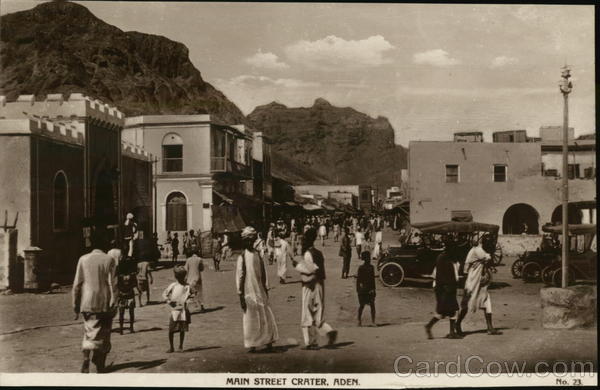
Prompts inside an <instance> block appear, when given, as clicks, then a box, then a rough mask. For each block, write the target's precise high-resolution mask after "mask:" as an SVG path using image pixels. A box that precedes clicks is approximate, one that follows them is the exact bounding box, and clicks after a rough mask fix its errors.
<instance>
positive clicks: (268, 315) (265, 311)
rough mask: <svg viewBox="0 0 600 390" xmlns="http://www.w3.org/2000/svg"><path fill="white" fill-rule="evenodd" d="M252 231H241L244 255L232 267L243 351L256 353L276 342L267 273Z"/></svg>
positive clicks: (254, 231)
mask: <svg viewBox="0 0 600 390" xmlns="http://www.w3.org/2000/svg"><path fill="white" fill-rule="evenodd" d="M256 238H257V233H256V230H255V229H254V228H253V227H251V226H247V227H245V228H244V230H243V231H242V245H243V249H244V251H243V252H242V253H241V254H240V255H239V257H238V260H237V267H236V278H235V280H236V284H237V291H238V295H239V297H240V305H241V307H242V311H243V312H244V316H243V329H244V347H246V348H249V351H248V352H256V348H257V347H261V346H266V348H267V349H271V348H272V345H273V342H275V341H277V339H278V338H279V333H278V331H277V324H276V323H275V316H274V315H273V312H272V311H271V307H270V305H269V293H268V290H269V285H268V278H267V271H266V268H265V263H264V262H263V259H262V257H261V256H260V255H259V254H258V252H257V251H256V249H254V243H255V241H256Z"/></svg>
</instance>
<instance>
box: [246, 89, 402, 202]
mask: <svg viewBox="0 0 600 390" xmlns="http://www.w3.org/2000/svg"><path fill="white" fill-rule="evenodd" d="M247 118H248V122H249V124H250V126H252V127H255V128H259V129H261V130H262V131H263V132H264V133H265V134H266V135H267V136H269V137H270V138H271V139H272V141H273V150H274V151H276V152H277V153H279V154H281V155H284V156H290V158H293V159H294V160H296V161H299V162H301V163H302V164H303V165H305V166H306V167H309V168H311V169H314V170H316V171H318V172H320V173H321V174H322V175H323V176H325V177H327V178H328V179H329V181H330V182H331V183H339V184H371V185H373V186H379V187H380V189H381V190H383V189H384V187H386V186H389V185H391V184H393V183H394V182H395V181H397V180H398V179H399V177H400V169H401V168H405V167H406V149H404V148H403V147H402V146H397V145H395V144H394V129H393V128H392V126H391V125H390V123H389V121H388V120H387V119H386V118H384V117H377V118H371V117H370V116H368V115H366V114H363V113H361V112H358V111H356V110H355V109H353V108H350V107H335V106H333V105H331V104H330V103H329V102H328V101H326V100H325V99H322V98H319V99H316V100H315V102H314V104H313V105H312V107H297V108H288V107H286V106H285V105H283V104H280V103H276V102H273V103H270V104H267V105H264V106H259V107H256V108H255V109H254V111H253V112H252V113H250V114H249V115H248V117H247Z"/></svg>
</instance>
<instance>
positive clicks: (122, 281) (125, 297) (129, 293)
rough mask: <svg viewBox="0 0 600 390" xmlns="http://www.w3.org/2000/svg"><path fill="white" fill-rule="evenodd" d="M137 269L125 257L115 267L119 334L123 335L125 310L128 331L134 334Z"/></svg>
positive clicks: (132, 261) (133, 263) (132, 262)
mask: <svg viewBox="0 0 600 390" xmlns="http://www.w3.org/2000/svg"><path fill="white" fill-rule="evenodd" d="M136 273H137V268H136V266H135V262H134V260H133V259H131V257H125V258H124V259H122V260H121V261H120V262H119V265H118V266H117V290H118V295H117V306H118V307H119V333H120V334H123V322H124V321H125V310H129V330H130V331H131V333H134V330H133V323H134V322H135V316H134V310H135V288H136V281H137V278H136Z"/></svg>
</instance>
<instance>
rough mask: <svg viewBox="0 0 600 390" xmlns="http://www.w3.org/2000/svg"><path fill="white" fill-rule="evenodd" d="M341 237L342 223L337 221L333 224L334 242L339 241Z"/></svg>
mask: <svg viewBox="0 0 600 390" xmlns="http://www.w3.org/2000/svg"><path fill="white" fill-rule="evenodd" d="M339 239H340V223H339V221H337V220H336V221H335V222H334V224H333V242H338V241H339Z"/></svg>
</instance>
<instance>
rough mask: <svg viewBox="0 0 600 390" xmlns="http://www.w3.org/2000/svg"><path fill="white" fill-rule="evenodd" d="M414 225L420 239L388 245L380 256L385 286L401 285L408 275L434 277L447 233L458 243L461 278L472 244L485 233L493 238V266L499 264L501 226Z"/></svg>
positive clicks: (470, 223)
mask: <svg viewBox="0 0 600 390" xmlns="http://www.w3.org/2000/svg"><path fill="white" fill-rule="evenodd" d="M412 227H413V228H416V229H418V232H419V236H420V237H422V239H421V240H419V241H416V240H413V241H412V242H411V240H410V237H409V239H408V240H406V241H405V243H404V245H401V246H399V247H388V248H386V249H385V250H384V253H383V254H382V256H381V258H380V259H379V262H378V264H377V268H378V269H379V278H380V280H381V282H382V283H383V285H384V286H387V287H397V286H400V285H402V283H403V282H404V280H405V278H407V277H408V278H417V279H423V280H431V274H432V272H433V269H434V267H435V261H436V259H437V257H438V255H439V254H440V253H441V252H442V251H443V245H441V242H442V238H443V237H444V236H446V235H452V237H453V239H454V240H455V241H456V242H457V243H458V245H459V249H458V251H459V261H460V271H459V274H460V275H462V276H463V278H461V279H464V275H463V267H464V262H465V259H466V257H467V253H468V252H469V250H470V249H471V248H472V247H473V245H477V243H479V242H480V241H481V239H482V238H483V237H484V235H489V236H490V238H491V239H492V244H493V246H492V247H491V251H493V253H492V259H493V262H492V264H491V265H492V266H493V265H494V264H497V262H498V261H499V260H498V258H499V257H500V258H501V256H502V254H501V251H500V250H498V251H496V250H495V249H496V248H498V249H499V246H498V245H497V239H498V230H499V226H498V225H491V224H485V223H479V222H456V221H440V222H425V223H417V224H414V225H413V226H412ZM493 271H494V269H493V268H489V269H487V272H486V273H485V275H484V277H485V278H490V277H491V273H492V272H493ZM484 282H485V280H484Z"/></svg>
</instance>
